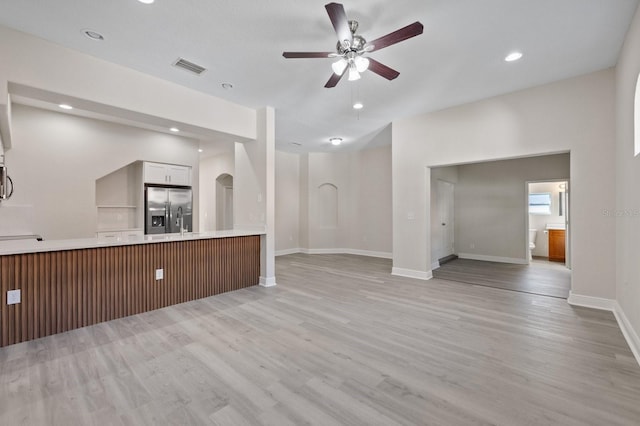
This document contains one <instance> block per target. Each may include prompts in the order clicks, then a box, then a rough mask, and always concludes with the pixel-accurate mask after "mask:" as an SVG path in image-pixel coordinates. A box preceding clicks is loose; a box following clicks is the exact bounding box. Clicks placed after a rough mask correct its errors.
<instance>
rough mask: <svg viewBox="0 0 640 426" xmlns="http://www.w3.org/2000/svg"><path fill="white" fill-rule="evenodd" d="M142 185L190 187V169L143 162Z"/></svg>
mask: <svg viewBox="0 0 640 426" xmlns="http://www.w3.org/2000/svg"><path fill="white" fill-rule="evenodd" d="M144 183H158V184H161V185H181V186H190V185H191V167H189V166H177V165H175V164H163V163H150V162H147V161H145V162H144Z"/></svg>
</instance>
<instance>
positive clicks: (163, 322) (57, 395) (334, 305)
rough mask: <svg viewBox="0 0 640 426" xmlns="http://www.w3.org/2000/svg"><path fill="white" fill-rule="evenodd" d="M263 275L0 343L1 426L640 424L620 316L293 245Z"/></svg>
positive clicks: (639, 390)
mask: <svg viewBox="0 0 640 426" xmlns="http://www.w3.org/2000/svg"><path fill="white" fill-rule="evenodd" d="M276 268H277V281H278V286H277V287H274V288H269V289H265V288H261V287H251V288H248V289H243V290H239V291H236V292H233V293H227V294H223V295H219V296H214V297H210V298H207V299H202V300H198V301H194V302H189V303H185V304H182V305H178V306H173V307H169V308H165V309H162V310H158V311H153V312H148V313H145V314H141V315H136V316H133V317H129V318H124V319H121V320H116V321H112V322H109V323H105V324H100V325H97V326H92V327H87V328H84V329H79V330H74V331H72V332H68V333H65V334H61V335H56V336H50V337H47V338H43V339H39V340H36V341H32V342H27V343H22V344H18V345H14V346H9V347H6V348H2V349H0V424H2V425H23V424H31V425H45V424H46V425H92V424H94V425H163V424H172V425H189V424H193V425H197V424H220V425H234V426H235V425H262V424H271V425H278V426H283V425H303V424H314V425H385V426H390V425H398V424H400V425H476V424H477V425H489V424H494V425H550V424H558V425H599V426H600V425H638V422H639V420H640V403H639V402H640V367H639V366H638V364H637V363H636V361H635V360H634V358H633V356H632V353H631V351H630V350H629V348H628V346H627V344H626V342H625V340H624V338H623V336H622V334H621V332H620V330H619V328H618V326H617V324H616V322H615V319H614V317H613V316H612V314H610V313H608V312H602V311H595V310H589V309H581V308H572V307H571V306H569V305H568V304H567V302H566V301H565V300H562V299H558V298H552V297H544V296H538V295H533V294H527V293H519V292H513V291H505V290H500V289H494V288H489V287H482V286H469V285H468V284H460V283H455V282H445V281H440V280H438V279H433V280H430V281H419V280H412V279H407V278H400V277H392V276H391V275H390V274H389V272H390V269H391V263H390V261H389V260H384V259H373V258H364V257H358V256H345V255H339V256H338V255H314V256H309V255H301V254H300V255H289V256H284V257H280V258H278V259H277V262H276Z"/></svg>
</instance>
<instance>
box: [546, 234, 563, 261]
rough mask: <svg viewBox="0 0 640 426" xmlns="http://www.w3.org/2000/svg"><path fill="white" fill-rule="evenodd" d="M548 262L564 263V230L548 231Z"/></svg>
mask: <svg viewBox="0 0 640 426" xmlns="http://www.w3.org/2000/svg"><path fill="white" fill-rule="evenodd" d="M549 260H551V261H553V262H564V261H565V236H564V229H550V230H549Z"/></svg>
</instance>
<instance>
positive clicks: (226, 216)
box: [216, 173, 233, 231]
mask: <svg viewBox="0 0 640 426" xmlns="http://www.w3.org/2000/svg"><path fill="white" fill-rule="evenodd" d="M226 229H233V176H231V175H230V174H227V173H223V174H221V175H220V176H218V177H217V178H216V230H218V231H222V230H226Z"/></svg>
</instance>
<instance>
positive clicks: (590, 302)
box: [567, 291, 615, 312]
mask: <svg viewBox="0 0 640 426" xmlns="http://www.w3.org/2000/svg"><path fill="white" fill-rule="evenodd" d="M567 302H569V304H570V305H573V306H582V307H583V308H592V309H600V310H601V311H611V312H613V309H614V304H615V300H613V299H605V298H602V297H592V296H583V295H581V294H575V293H574V292H573V291H569V298H568V299H567Z"/></svg>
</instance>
